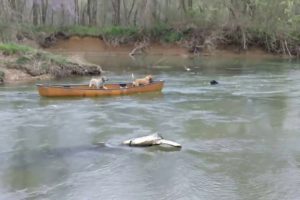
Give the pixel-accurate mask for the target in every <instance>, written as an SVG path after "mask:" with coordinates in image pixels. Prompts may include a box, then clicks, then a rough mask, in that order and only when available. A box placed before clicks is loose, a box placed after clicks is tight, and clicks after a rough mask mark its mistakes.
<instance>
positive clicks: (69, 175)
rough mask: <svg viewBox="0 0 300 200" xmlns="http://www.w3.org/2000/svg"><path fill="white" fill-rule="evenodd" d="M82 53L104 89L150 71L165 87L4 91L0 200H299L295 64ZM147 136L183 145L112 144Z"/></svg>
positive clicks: (298, 71)
mask: <svg viewBox="0 0 300 200" xmlns="http://www.w3.org/2000/svg"><path fill="white" fill-rule="evenodd" d="M85 56H86V58H87V59H88V60H90V61H91V62H95V63H99V64H101V65H102V66H103V68H104V70H107V72H106V76H108V77H109V78H110V81H119V80H130V78H131V73H132V72H134V74H135V75H136V76H140V75H144V74H148V73H152V74H153V75H154V76H155V77H156V78H157V79H164V80H165V81H166V85H165V88H164V90H163V92H162V93H152V94H143V95H133V96H121V97H110V98H78V99H68V98H61V99H51V98H41V97H39V96H38V94H37V91H36V88H35V86H34V84H18V85H6V86H1V87H0V124H1V128H0V152H1V153H0V161H1V165H0V199H25V198H26V199H72V200H73V199H80V200H81V199H228V200H232V199H249V200H253V199H263V200H265V199H270V200H271V199H272V200H273V199H279V200H281V199H289V200H291V199H299V198H300V190H299V188H300V132H299V130H300V120H299V119H300V63H299V62H298V63H297V62H296V61H288V60H284V61H282V60H277V61H276V60H264V61H253V60H249V59H248V60H243V59H230V60H228V59H218V60H216V59H215V58H196V59H191V60H186V59H185V60H184V59H182V58H177V57H144V58H141V57H140V58H137V59H136V60H135V61H132V60H130V59H129V58H127V56H124V57H117V56H116V57H101V56H99V55H97V54H92V53H89V54H86V55H85ZM184 65H186V66H188V67H190V68H191V71H189V72H187V71H185V70H184V67H183V66H184ZM212 79H216V80H218V81H219V82H220V84H219V85H217V86H210V85H209V81H210V80H212ZM88 80H89V77H86V78H74V79H66V80H59V81H54V82H72V83H82V82H88ZM153 132H159V133H161V134H162V135H163V136H164V137H165V138H167V139H170V140H174V141H176V142H179V143H181V144H182V145H183V148H182V149H181V151H164V150H163V149H160V148H158V147H150V148H129V147H124V146H120V145H119V143H120V142H121V141H123V140H125V139H128V138H132V137H135V136H143V135H147V134H151V133H153ZM95 142H106V146H104V145H102V146H99V147H97V148H94V147H93V146H92V144H93V143H95Z"/></svg>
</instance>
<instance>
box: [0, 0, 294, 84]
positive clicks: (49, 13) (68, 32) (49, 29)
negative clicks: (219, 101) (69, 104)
mask: <svg viewBox="0 0 300 200" xmlns="http://www.w3.org/2000/svg"><path fill="white" fill-rule="evenodd" d="M0 30H1V31H0V45H1V48H0V51H1V52H2V53H1V60H2V61H1V62H0V82H4V80H5V74H8V70H12V69H13V70H19V71H22V72H24V73H25V74H27V75H30V76H32V77H34V78H36V77H38V76H41V75H45V74H47V75H48V76H55V77H59V76H60V77H61V76H68V75H74V74H81V75H85V74H93V73H96V72H85V71H84V70H81V69H79V68H80V67H79V66H81V67H82V66H83V65H80V64H78V63H75V62H74V61H73V63H72V62H70V61H66V60H67V59H66V58H62V57H58V56H56V55H53V54H51V53H46V52H45V51H46V50H51V48H55V46H57V45H58V46H59V45H60V43H63V42H66V41H68V40H71V39H73V38H74V37H79V38H86V37H88V38H90V37H92V38H95V39H99V41H101V42H102V43H103V44H104V45H105V46H106V47H107V48H111V50H114V49H117V48H123V47H124V48H125V49H126V51H127V52H128V55H129V56H136V55H139V54H147V53H149V54H151V53H152V52H153V51H152V50H151V49H153V46H156V47H157V46H158V47H164V49H163V50H164V52H166V51H170V52H175V51H176V48H177V49H180V52H183V54H184V55H185V57H192V56H198V55H200V56H201V55H214V54H215V52H219V53H220V50H221V54H222V53H224V52H225V53H226V51H229V52H232V53H234V54H236V55H245V54H247V53H248V52H250V53H251V51H252V50H253V49H254V50H259V52H261V53H263V54H264V55H266V54H268V55H272V56H279V57H282V56H283V57H300V31H299V30H300V2H299V1H298V0H255V1H254V0H245V1H241V0H224V1H216V0H174V1H173V0H172V1H170V0H161V1H158V0H151V1H150V0H126V1H125V0H112V1H107V0H66V1H56V0H9V1H0ZM174 49H175V50H174ZM103 51H105V50H103ZM81 64H82V63H81ZM71 67H73V68H76V69H75V71H73V70H72V69H71ZM31 68H32V69H31ZM37 69H38V70H37ZM37 71H38V72H37ZM97 73H98V72H97ZM3 77H4V78H3Z"/></svg>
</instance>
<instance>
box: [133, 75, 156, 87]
mask: <svg viewBox="0 0 300 200" xmlns="http://www.w3.org/2000/svg"><path fill="white" fill-rule="evenodd" d="M152 82H153V77H152V75H148V76H145V78H140V79H135V80H134V81H133V82H132V85H133V86H140V85H148V84H150V83H152Z"/></svg>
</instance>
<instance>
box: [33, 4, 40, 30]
mask: <svg viewBox="0 0 300 200" xmlns="http://www.w3.org/2000/svg"><path fill="white" fill-rule="evenodd" d="M32 23H33V25H35V26H37V25H38V24H39V4H38V3H37V0H33V4H32Z"/></svg>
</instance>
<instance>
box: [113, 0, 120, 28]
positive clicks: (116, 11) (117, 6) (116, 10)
mask: <svg viewBox="0 0 300 200" xmlns="http://www.w3.org/2000/svg"><path fill="white" fill-rule="evenodd" d="M112 6H113V9H114V17H113V24H114V25H115V26H117V25H120V24H121V13H120V11H121V0H112Z"/></svg>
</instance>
